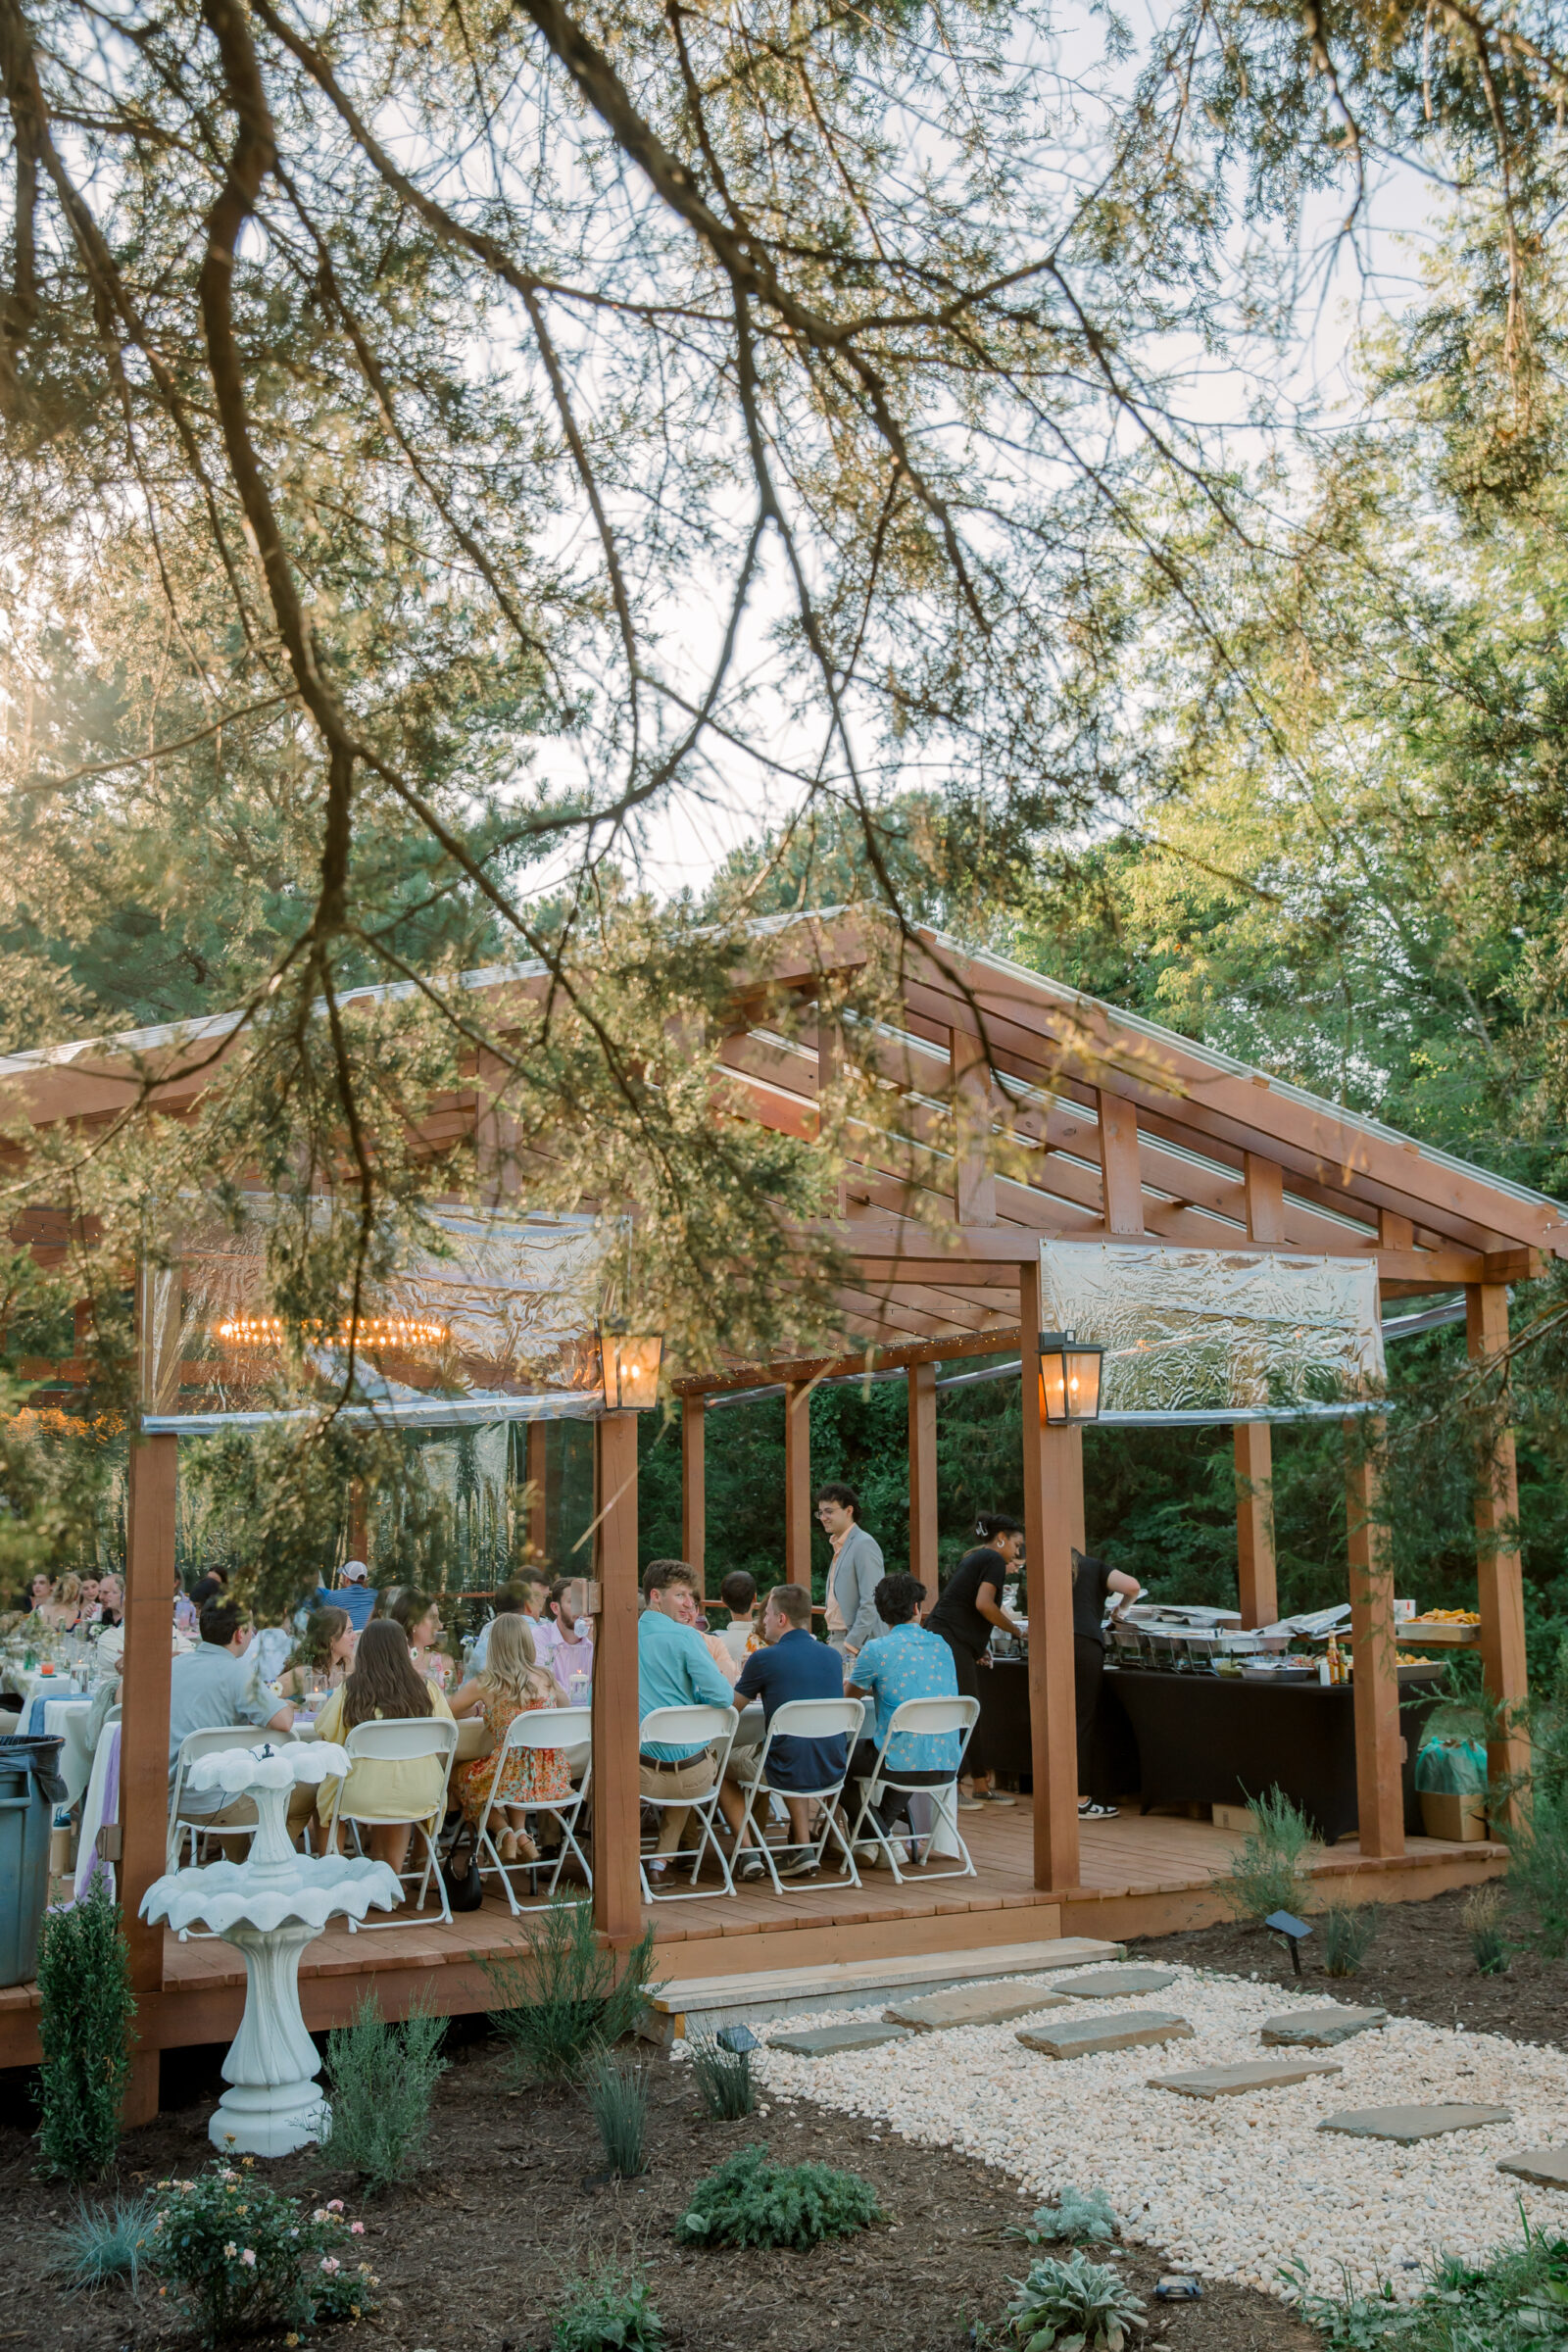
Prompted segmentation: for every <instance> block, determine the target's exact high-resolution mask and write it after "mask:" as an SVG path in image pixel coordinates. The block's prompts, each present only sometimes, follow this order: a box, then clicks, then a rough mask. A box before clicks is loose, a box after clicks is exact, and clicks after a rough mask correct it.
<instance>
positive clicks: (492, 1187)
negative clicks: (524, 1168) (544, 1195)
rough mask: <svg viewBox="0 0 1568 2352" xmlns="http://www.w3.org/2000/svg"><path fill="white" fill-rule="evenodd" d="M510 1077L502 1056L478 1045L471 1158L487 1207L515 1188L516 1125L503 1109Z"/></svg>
mask: <svg viewBox="0 0 1568 2352" xmlns="http://www.w3.org/2000/svg"><path fill="white" fill-rule="evenodd" d="M511 1077H512V1072H511V1070H510V1069H509V1068H508V1066H507V1064H506V1062H505V1061H503V1059H502V1058H501V1055H500V1054H492V1053H491V1052H490V1050H489V1048H488V1047H483V1046H481V1048H480V1049H479V1066H478V1069H477V1070H476V1072H475V1074H474V1102H473V1159H474V1174H475V1176H476V1178H477V1180H478V1186H479V1199H480V1201H481V1202H482V1204H483V1205H484V1206H485V1207H486V1208H496V1207H499V1206H500V1204H501V1202H502V1201H506V1200H507V1199H509V1198H510V1197H511V1195H512V1194H514V1193H515V1191H516V1189H517V1160H516V1134H517V1122H516V1120H515V1118H514V1117H513V1115H512V1113H511V1111H509V1110H508V1109H507V1107H506V1091H507V1086H508V1084H509V1082H510V1080H511Z"/></svg>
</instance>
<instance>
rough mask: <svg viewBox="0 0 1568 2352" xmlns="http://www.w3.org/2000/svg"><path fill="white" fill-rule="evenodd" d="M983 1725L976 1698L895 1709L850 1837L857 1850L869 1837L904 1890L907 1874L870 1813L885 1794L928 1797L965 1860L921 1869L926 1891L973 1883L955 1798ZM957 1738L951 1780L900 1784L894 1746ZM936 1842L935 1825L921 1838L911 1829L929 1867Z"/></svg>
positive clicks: (909, 1703)
mask: <svg viewBox="0 0 1568 2352" xmlns="http://www.w3.org/2000/svg"><path fill="white" fill-rule="evenodd" d="M979 1720H980V1701H979V1700H978V1699H977V1698H907V1699H906V1700H905V1702H904V1704H903V1706H902V1707H895V1708H894V1710H893V1714H892V1716H891V1718H890V1719H889V1722H888V1728H887V1731H886V1733H885V1735H884V1737H883V1740H882V1744H881V1746H880V1747H879V1748H878V1749H877V1751H876V1762H875V1764H874V1765H873V1766H872V1769H871V1777H870V1779H869V1780H868V1781H866V1782H865V1783H864V1784H863V1789H862V1794H861V1797H860V1810H859V1813H858V1816H857V1817H856V1823H855V1827H854V1829H853V1830H852V1831H851V1832H850V1843H851V1845H852V1846H857V1845H861V1844H863V1843H864V1842H865V1840H866V1838H868V1837H869V1838H871V1839H873V1840H874V1842H875V1843H876V1844H877V1845H879V1846H880V1847H881V1849H882V1851H883V1853H884V1854H886V1856H887V1858H888V1861H889V1864H890V1865H891V1867H892V1871H893V1876H894V1879H895V1880H896V1881H897V1883H898V1884H899V1885H900V1886H901V1887H902V1886H903V1884H904V1873H903V1872H902V1871H901V1870H900V1868H899V1857H898V1855H897V1854H896V1853H895V1851H894V1849H893V1840H892V1838H889V1837H888V1835H887V1833H886V1831H885V1830H884V1829H883V1827H882V1825H881V1823H880V1822H879V1821H878V1820H877V1818H876V1816H875V1814H874V1813H873V1812H872V1810H871V1807H872V1806H873V1805H874V1804H875V1803H876V1801H877V1799H878V1798H879V1797H880V1796H881V1794H882V1791H883V1789H900V1790H901V1791H903V1792H904V1793H906V1794H907V1795H910V1796H928V1797H930V1799H931V1801H932V1805H933V1807H934V1808H935V1811H936V1816H937V1820H939V1821H942V1822H945V1823H946V1825H947V1827H948V1829H949V1830H950V1831H951V1832H952V1835H953V1838H954V1842H955V1843H956V1846H957V1849H958V1851H959V1853H960V1854H961V1855H962V1856H963V1861H962V1864H961V1866H960V1867H959V1868H958V1869H957V1870H927V1869H924V1868H922V1870H921V1873H920V1884H921V1886H922V1887H923V1886H925V1885H926V1883H927V1882H928V1881H929V1880H931V1879H972V1878H975V1877H977V1876H978V1875H979V1874H978V1873H977V1871H976V1870H975V1866H974V1863H973V1860H972V1859H971V1857H970V1853H969V1848H968V1847H967V1846H966V1845H965V1844H964V1842H963V1835H962V1832H961V1831H960V1830H959V1828H958V1807H957V1802H956V1795H955V1791H956V1789H957V1786H958V1774H959V1771H960V1770H961V1768H962V1765H963V1751H964V1749H965V1748H966V1747H967V1746H968V1744H969V1740H970V1737H971V1735H972V1733H973V1731H974V1727H975V1725H976V1724H977V1723H978V1722H979ZM954 1732H956V1733H957V1734H958V1756H957V1762H956V1764H955V1765H954V1767H953V1777H952V1779H951V1780H946V1781H937V1782H932V1781H911V1780H907V1779H901V1778H900V1776H899V1774H898V1773H897V1772H895V1771H893V1770H891V1769H890V1768H889V1765H888V1760H887V1759H888V1749H889V1747H890V1746H891V1745H892V1743H893V1741H894V1740H897V1739H900V1738H901V1737H905V1736H907V1735H908V1734H910V1733H918V1734H921V1735H923V1736H925V1737H926V1738H933V1737H936V1736H938V1735H945V1734H952V1733H954ZM935 1837H936V1822H933V1823H932V1826H931V1828H930V1829H929V1830H927V1831H926V1832H925V1833H924V1835H923V1837H920V1836H916V1835H914V1834H913V1832H912V1825H911V1837H910V1840H909V1842H911V1843H913V1844H916V1845H918V1844H921V1843H923V1844H924V1846H925V1859H926V1860H927V1861H928V1860H929V1859H930V1854H931V1846H932V1842H933V1840H934V1839H935Z"/></svg>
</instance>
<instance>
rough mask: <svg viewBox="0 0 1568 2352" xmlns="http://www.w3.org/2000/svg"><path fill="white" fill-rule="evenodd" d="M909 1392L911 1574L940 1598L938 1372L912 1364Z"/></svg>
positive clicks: (908, 1375) (931, 1367) (908, 1381)
mask: <svg viewBox="0 0 1568 2352" xmlns="http://www.w3.org/2000/svg"><path fill="white" fill-rule="evenodd" d="M904 1377H905V1379H906V1381H907V1383H908V1390H909V1574H910V1575H911V1576H917V1577H918V1578H919V1579H920V1582H921V1584H922V1585H924V1587H925V1589H926V1592H927V1593H929V1594H930V1596H931V1598H932V1599H933V1600H935V1598H936V1596H937V1368H936V1366H935V1364H911V1365H910V1366H909V1368H908V1370H907V1372H906V1374H905V1376H904Z"/></svg>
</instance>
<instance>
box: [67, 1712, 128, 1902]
mask: <svg viewBox="0 0 1568 2352" xmlns="http://www.w3.org/2000/svg"><path fill="white" fill-rule="evenodd" d="M119 1819H120V1726H119V1724H118V1723H111V1724H106V1725H105V1727H104V1735H103V1738H102V1739H101V1740H99V1742H98V1748H97V1752H96V1754H95V1755H94V1757H93V1760H92V1775H91V1778H90V1779H89V1780H88V1783H87V1793H86V1795H85V1796H84V1797H83V1798H82V1801H81V1842H80V1844H79V1845H78V1846H77V1848H76V1900H77V1901H78V1902H80V1900H81V1898H82V1896H83V1895H84V1894H85V1893H86V1892H87V1889H88V1887H90V1886H91V1885H92V1882H93V1878H94V1876H95V1874H96V1873H97V1872H98V1871H103V1872H104V1873H105V1874H106V1876H107V1878H108V1881H109V1891H110V1893H111V1894H113V1893H114V1891H115V1871H114V1865H113V1863H110V1862H101V1861H100V1860H99V1859H98V1833H99V1831H100V1830H101V1829H103V1828H105V1827H106V1826H107V1825H108V1824H109V1823H110V1822H113V1821H118V1820H119Z"/></svg>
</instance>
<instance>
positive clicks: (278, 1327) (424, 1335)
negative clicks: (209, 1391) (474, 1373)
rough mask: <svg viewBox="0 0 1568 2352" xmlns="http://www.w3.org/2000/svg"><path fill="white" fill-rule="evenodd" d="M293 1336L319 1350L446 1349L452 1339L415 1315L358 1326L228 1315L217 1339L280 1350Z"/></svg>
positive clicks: (368, 1319)
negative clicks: (320, 1348) (291, 1321)
mask: <svg viewBox="0 0 1568 2352" xmlns="http://www.w3.org/2000/svg"><path fill="white" fill-rule="evenodd" d="M291 1333H292V1334H293V1336H294V1337H296V1338H298V1339H301V1340H306V1341H311V1342H314V1344H315V1345H316V1346H318V1347H322V1346H324V1347H329V1348H346V1347H348V1345H349V1343H350V1341H351V1340H352V1341H353V1343H354V1345H355V1346H356V1347H357V1348H444V1347H445V1345H446V1343H447V1339H448V1337H449V1336H450V1335H449V1333H448V1331H447V1327H446V1325H445V1324H444V1323H427V1322H423V1321H421V1320H420V1319H419V1318H418V1317H417V1316H415V1315H362V1316H361V1317H360V1320H359V1323H358V1325H357V1326H356V1325H355V1324H354V1323H353V1322H351V1321H349V1320H345V1321H343V1322H341V1323H338V1324H331V1323H326V1322H323V1321H321V1320H319V1319H316V1320H307V1321H305V1322H302V1323H285V1322H284V1321H283V1319H282V1317H281V1316H280V1315H229V1316H227V1317H225V1319H224V1320H223V1321H222V1322H221V1323H220V1324H219V1326H218V1337H219V1338H220V1339H221V1340H223V1341H226V1342H227V1344H228V1346H229V1347H231V1348H280V1347H281V1346H282V1344H283V1342H284V1341H285V1340H286V1339H287V1338H288V1337H289V1336H290V1334H291Z"/></svg>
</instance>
